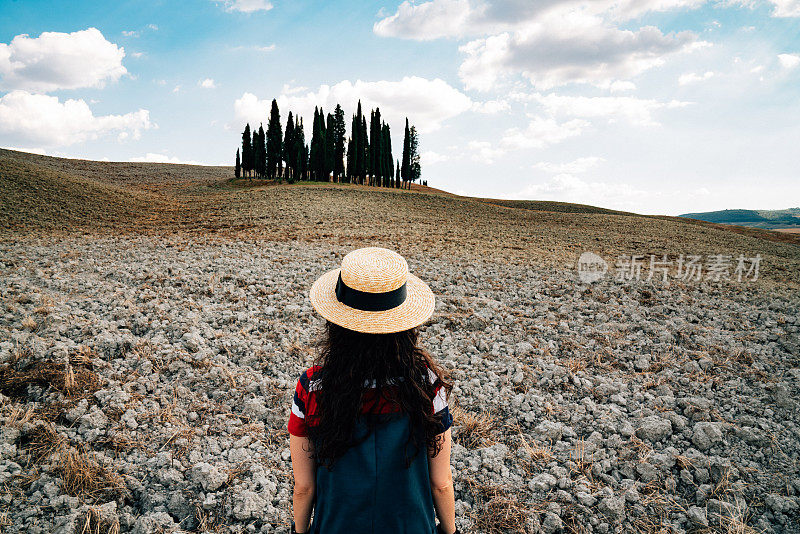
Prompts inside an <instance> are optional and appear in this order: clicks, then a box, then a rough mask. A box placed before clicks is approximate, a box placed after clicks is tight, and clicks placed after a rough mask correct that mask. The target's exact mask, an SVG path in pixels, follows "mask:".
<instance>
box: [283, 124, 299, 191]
mask: <svg viewBox="0 0 800 534" xmlns="http://www.w3.org/2000/svg"><path fill="white" fill-rule="evenodd" d="M281 152H282V156H283V161H285V162H286V179H287V180H289V181H292V182H293V181H294V178H293V176H292V173H293V172H294V160H295V152H296V150H295V148H294V118H292V112H291V111H290V112H289V118H288V119H287V120H286V133H285V134H284V136H283V150H282V151H281Z"/></svg>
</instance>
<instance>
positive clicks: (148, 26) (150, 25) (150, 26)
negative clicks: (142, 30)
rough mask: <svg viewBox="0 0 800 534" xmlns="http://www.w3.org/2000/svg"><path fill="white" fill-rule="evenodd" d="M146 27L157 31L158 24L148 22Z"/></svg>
mask: <svg viewBox="0 0 800 534" xmlns="http://www.w3.org/2000/svg"><path fill="white" fill-rule="evenodd" d="M147 29H149V30H153V31H154V32H155V31H158V25H156V24H148V25H147Z"/></svg>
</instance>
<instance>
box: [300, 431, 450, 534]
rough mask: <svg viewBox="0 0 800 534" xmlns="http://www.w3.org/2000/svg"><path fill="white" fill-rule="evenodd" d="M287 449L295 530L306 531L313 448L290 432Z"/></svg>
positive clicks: (312, 486)
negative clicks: (290, 461) (290, 456)
mask: <svg viewBox="0 0 800 534" xmlns="http://www.w3.org/2000/svg"><path fill="white" fill-rule="evenodd" d="M289 451H290V452H291V453H292V472H293V473H294V496H293V499H292V509H293V511H294V525H295V528H296V529H297V532H308V529H309V526H310V523H311V510H312V509H313V508H314V491H315V489H316V479H315V473H316V462H315V461H314V456H313V452H314V449H313V446H312V445H311V441H310V440H309V439H308V438H304V437H299V436H295V435H293V434H290V435H289ZM448 456H449V455H448Z"/></svg>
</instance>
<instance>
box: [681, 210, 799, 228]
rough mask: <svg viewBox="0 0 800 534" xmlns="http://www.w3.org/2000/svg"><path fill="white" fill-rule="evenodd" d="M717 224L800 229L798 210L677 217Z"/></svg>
mask: <svg viewBox="0 0 800 534" xmlns="http://www.w3.org/2000/svg"><path fill="white" fill-rule="evenodd" d="M679 217H685V218H687V219H698V220H701V221H707V222H712V223H719V224H732V225H737V226H748V227H751V228H764V229H769V230H778V229H785V228H789V229H792V228H800V208H789V209H785V210H721V211H706V212H702V213H685V214H683V215H679Z"/></svg>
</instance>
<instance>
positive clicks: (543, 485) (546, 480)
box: [528, 473, 558, 492]
mask: <svg viewBox="0 0 800 534" xmlns="http://www.w3.org/2000/svg"><path fill="white" fill-rule="evenodd" d="M557 482H558V480H557V479H556V477H554V476H553V475H551V474H550V473H540V474H538V475H536V476H535V477H533V478H532V479H531V480H530V482H528V487H529V488H530V489H532V490H533V491H541V492H547V491H550V490H551V489H552V488H553V486H555V485H556V483H557Z"/></svg>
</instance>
